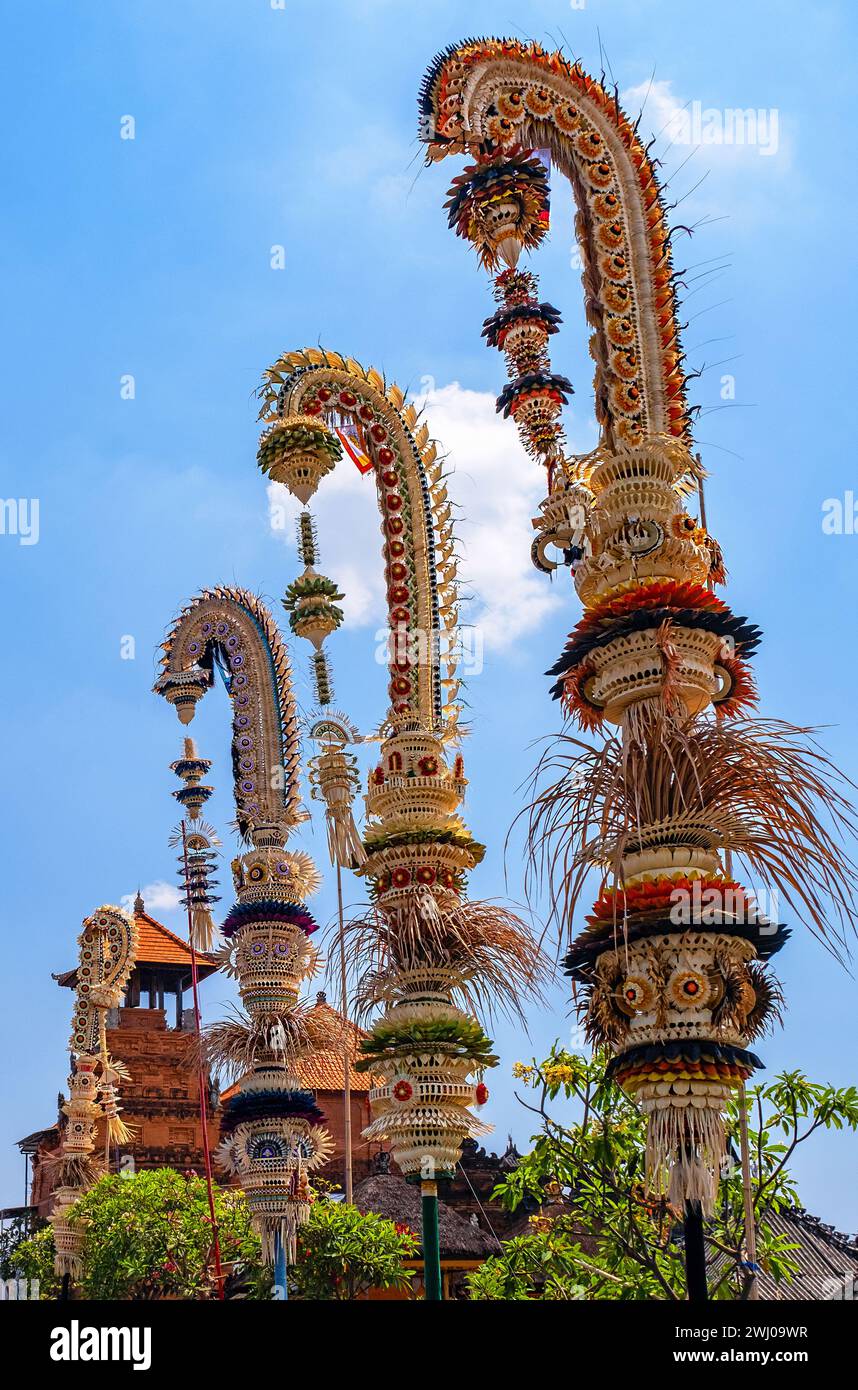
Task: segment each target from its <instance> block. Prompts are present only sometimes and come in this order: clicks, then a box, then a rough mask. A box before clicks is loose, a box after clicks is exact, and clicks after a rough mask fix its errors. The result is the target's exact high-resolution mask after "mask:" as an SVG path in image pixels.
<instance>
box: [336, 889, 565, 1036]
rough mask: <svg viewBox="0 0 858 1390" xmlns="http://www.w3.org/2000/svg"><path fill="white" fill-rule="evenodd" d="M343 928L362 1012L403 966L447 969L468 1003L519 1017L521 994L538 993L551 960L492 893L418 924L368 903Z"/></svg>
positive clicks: (477, 1009)
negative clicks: (488, 897)
mask: <svg viewBox="0 0 858 1390" xmlns="http://www.w3.org/2000/svg"><path fill="white" fill-rule="evenodd" d="M345 931H346V953H347V960H348V962H349V965H350V967H351V969H352V970H354V971H357V970H359V971H360V975H361V978H360V983H359V985H358V989H357V994H356V998H355V1001H354V1002H355V1008H356V1010H357V1012H358V1014H359V1016H360V1017H361V1018H365V1017H366V1016H367V1015H368V1014H369V1013H370V1012H371V1011H372V1009H373V1008H374V1007H375V1006H376V1004H378V1003H379V1002H381V1001H382V1000H384V999H386V998H387V997H388V995H389V993H390V989H391V986H392V985H393V983H394V982H395V980H396V978H397V976H399V975H400V974H401V973H402V972H404V971H414V970H420V971H424V970H432V969H437V970H439V971H442V972H445V973H446V972H449V973H450V974H451V975H454V976H455V977H457V979H456V983H455V984H454V992H455V994H456V995H457V996H458V997H459V998H460V999H461V1000H462V1002H463V1003H464V1005H465V1006H466V1007H467V1008H468V1009H469V1010H471V1011H473V1012H475V1013H479V1012H482V1013H485V1014H486V1015H487V1016H489V1017H496V1016H497V1015H498V1014H505V1015H506V1016H508V1017H511V1018H516V1019H522V1020H523V1019H524V1010H523V1005H524V1002H525V1000H526V999H537V1000H538V999H540V998H541V997H542V993H543V989H544V987H545V985H546V984H547V982H548V979H549V974H550V968H549V962H548V961H547V960H546V958H545V956H544V955H543V954H542V952H541V950H540V948H539V946H538V944H537V942H536V940H535V939H534V936H533V933H532V932H531V931H530V929H529V928H528V927H527V926H526V925H525V923H524V922H523V921H522V920H521V919H520V918H519V917H517V916H516V915H515V913H513V912H511V911H510V910H509V909H508V908H505V907H503V906H501V905H500V904H499V903H496V902H492V901H490V900H484V901H480V902H463V903H460V904H459V905H458V906H456V907H454V908H452V909H450V910H448V911H446V912H440V913H439V914H438V915H437V917H436V918H435V919H434V920H428V921H427V920H424V921H422V922H421V923H420V924H416V923H415V920H414V917H413V914H410V913H407V912H405V911H401V912H384V911H382V910H381V909H379V908H372V909H370V911H369V912H368V913H367V914H366V915H365V916H364V917H360V918H356V919H353V920H352V921H351V922H348V923H347V924H346V929H345ZM367 962H371V964H370V967H369V968H368V969H367Z"/></svg>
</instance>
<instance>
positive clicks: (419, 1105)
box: [259, 349, 542, 1181]
mask: <svg viewBox="0 0 858 1390" xmlns="http://www.w3.org/2000/svg"><path fill="white" fill-rule="evenodd" d="M259 395H260V399H261V411H260V416H261V418H262V419H263V421H264V424H265V433H264V434H263V438H262V446H261V449H260V455H259V462H260V466H261V467H262V468H263V470H264V471H265V472H266V473H267V475H268V477H269V478H272V479H274V480H275V481H282V482H284V483H285V484H286V486H287V487H289V488H290V489H291V490H292V491H293V492H294V493H295V495H296V496H298V497H299V499H300V500H301V501H302V502H306V501H307V500H308V493H307V487H308V480H309V479H310V478H311V477H312V478H315V480H316V481H317V482H318V481H319V480H320V479H321V478H322V477H324V475H325V474H326V473H327V472H329V471H330V470H329V461H330V460H331V458H332V457H333V453H334V447H333V446H332V444H331V440H332V439H339V440H341V441H342V440H345V441H346V443H347V446H348V452H349V453H350V455H351V457H352V458H353V459H354V460H355V462H357V463H358V466H360V467H361V468H362V471H369V470H370V469H371V470H372V471H373V473H374V475H375V483H376V490H377V497H378V505H379V511H380V514H381V524H382V534H383V561H384V572H385V580H386V588H387V604H388V623H389V630H390V647H389V653H388V655H389V676H388V696H389V705H388V711H387V716H386V719H385V721H384V723H383V726H382V729H381V736H380V751H379V757H378V762H377V765H376V766H375V767H374V768H373V769H372V770H371V771H370V773H369V777H368V782H367V786H366V811H367V821H366V825H365V828H364V832H363V843H362V846H361V847H360V851H359V852H357V850H356V849H355V847H354V845H353V843H351V828H350V826H349V825H348V823H347V821H346V819H345V813H346V805H347V802H348V798H349V785H350V778H351V777H352V776H353V768H354V763H353V760H352V761H351V762H350V761H349V758H350V755H349V754H347V752H346V744H347V743H348V742H350V741H352V740H351V739H350V737H349V733H348V729H347V728H345V727H344V726H343V725H342V721H341V720H339V721H338V719H337V718H332V717H331V716H328V715H327V714H326V713H323V715H322V716H320V718H319V720H318V721H317V737H318V738H319V739H320V741H321V743H322V745H323V756H322V757H321V758H320V759H318V760H316V764H315V767H316V770H315V773H314V795H318V796H320V797H321V798H322V799H324V800H325V801H326V803H327V805H328V808H329V811H331V810H332V808H334V807H335V806H336V805H337V803H338V804H339V805H340V807H341V808H342V815H343V823H342V827H338V826H337V825H334V826H333V827H331V834H332V835H333V836H334V837H335V843H334V851H335V853H336V854H337V855H340V854H341V855H342V857H341V858H340V862H349V861H350V862H351V865H352V867H354V868H355V869H356V870H357V872H358V873H359V874H361V875H362V876H363V878H364V879H365V880H366V882H367V884H368V886H369V892H370V897H371V899H372V903H373V906H372V910H371V911H370V913H369V914H368V915H367V916H366V917H365V918H363V919H362V920H359V921H352V922H351V923H350V924H349V925H348V929H347V937H348V949H349V952H350V958H351V960H352V962H353V965H354V968H355V970H356V972H357V974H358V976H359V979H358V983H357V1007H358V1011H359V1013H360V1014H361V1015H362V1016H365V1017H368V1016H370V1015H371V1014H372V1013H373V1012H374V1011H375V1010H376V1009H378V1008H379V1007H380V1008H381V1010H382V1014H381V1017H379V1018H377V1019H376V1021H375V1023H374V1024H373V1025H372V1026H371V1030H370V1033H369V1037H368V1038H367V1040H366V1041H365V1042H364V1044H363V1049H364V1052H365V1054H366V1056H365V1059H364V1061H363V1062H361V1063H360V1064H359V1065H361V1066H364V1067H365V1068H366V1069H367V1070H370V1071H371V1073H372V1075H373V1077H374V1078H375V1079H376V1083H377V1084H376V1085H375V1086H374V1087H373V1089H372V1091H371V1092H370V1104H371V1107H372V1116H373V1118H372V1121H371V1123H370V1125H369V1126H368V1127H367V1128H366V1129H365V1130H364V1136H365V1138H366V1139H368V1140H375V1141H380V1142H384V1143H385V1144H387V1145H388V1146H389V1148H390V1151H391V1152H392V1154H393V1156H394V1157H395V1159H396V1161H397V1163H398V1165H399V1167H400V1169H401V1170H402V1172H403V1173H404V1174H405V1175H406V1177H408V1178H409V1179H413V1180H415V1181H416V1180H424V1181H426V1180H434V1179H435V1178H436V1177H441V1176H442V1175H448V1174H450V1173H452V1172H453V1170H454V1169H455V1167H456V1164H457V1162H458V1159H459V1155H460V1153H461V1145H462V1143H463V1141H464V1140H465V1139H467V1138H468V1137H476V1136H480V1135H483V1134H485V1133H487V1126H486V1125H485V1124H484V1122H483V1121H482V1120H481V1119H480V1118H478V1116H477V1115H476V1114H475V1113H474V1109H475V1108H479V1107H480V1106H481V1105H482V1104H483V1103H484V1102H485V1100H486V1099H487V1097H488V1090H487V1088H486V1086H485V1083H484V1081H483V1073H484V1071H485V1070H486V1069H487V1068H488V1067H491V1066H493V1065H495V1063H496V1060H497V1059H496V1058H495V1057H494V1056H493V1054H492V1051H491V1043H490V1041H489V1039H488V1038H487V1037H486V1035H485V1033H484V1031H483V1029H482V1026H481V1025H480V1024H479V1023H478V1022H477V1019H476V1017H475V1016H474V1011H475V1010H478V1009H480V1010H481V1009H483V1008H485V1007H490V1006H492V1005H493V1004H494V1003H495V1002H497V1001H500V1002H501V1003H502V1004H505V1005H508V1006H509V1007H510V1008H511V1009H513V1010H515V1009H517V1008H518V1007H519V1001H520V999H521V998H522V997H523V996H524V995H525V994H526V993H527V992H528V991H532V990H534V989H535V988H538V986H539V984H540V980H541V977H542V964H541V959H540V956H539V952H538V950H537V948H536V946H535V943H534V941H533V939H532V937H531V935H530V933H529V931H528V929H527V928H526V927H525V926H524V924H523V923H521V922H520V921H519V920H518V919H517V918H516V917H515V916H514V915H513V914H512V913H510V912H508V911H506V910H505V909H504V908H502V907H499V906H497V905H495V904H491V903H482V904H481V903H472V902H469V901H468V899H467V895H466V884H467V876H468V873H469V871H470V870H471V869H473V868H474V867H475V865H476V864H477V863H478V862H479V861H480V859H481V858H482V855H483V846H482V845H480V844H478V843H477V842H476V841H475V840H474V838H473V836H472V835H471V833H470V831H469V830H468V829H467V827H466V825H465V824H464V822H463V820H462V819H461V816H460V808H461V804H462V800H463V798H464V794H465V789H466V786H467V781H466V778H465V772H464V762H463V759H462V755H461V753H460V752H459V751H458V749H457V745H458V741H459V730H458V727H457V724H458V717H459V701H458V691H459V681H458V678H457V674H456V628H457V624H458V601H457V581H456V557H455V540H454V536H453V532H452V522H451V508H450V504H449V501H448V499H447V493H446V486H445V481H444V466H443V462H442V460H441V459H440V458H439V456H438V451H437V446H436V444H435V443H434V442H433V441H432V440H431V439H430V436H429V430H428V427H427V425H426V424H425V422H422V421H421V420H420V419H419V417H418V413H417V410H416V409H415V407H414V406H413V405H411V404H409V403H408V402H407V401H406V400H405V397H404V395H403V393H402V391H400V390H399V388H398V387H397V386H395V385H393V384H388V383H387V382H385V380H384V378H383V377H382V376H381V375H380V374H379V373H378V372H376V371H374V370H373V369H372V368H370V369H364V368H363V367H362V366H361V365H360V364H359V363H358V362H356V361H354V359H351V358H344V357H342V356H341V355H340V354H339V353H335V352H329V351H324V350H321V349H307V350H305V351H302V352H288V353H285V354H284V355H283V356H282V357H281V358H280V359H279V360H278V361H277V362H276V363H275V364H274V365H273V366H272V367H271V368H270V369H269V370H268V371H267V372H266V374H265V378H264V381H263V384H262V386H261V388H260V392H259ZM308 419H310V420H313V421H315V422H316V433H315V435H314V436H313V438H312V440H310V439H308V429H307V425H306V421H307V420H308ZM271 438H281V439H286V440H288V441H290V443H289V448H288V451H287V454H286V457H285V462H284V463H283V465H282V466H281V464H280V462H279V461H275V462H274V463H272V462H271V461H270V455H269V453H268V452H266V450H267V441H268V440H269V439H271ZM292 441H294V448H297V447H298V444H299V442H300V448H301V451H302V453H301V472H300V491H299V489H298V488H296V487H295V485H294V481H293V479H294V476H295V463H294V458H293V454H294V449H293V444H292ZM300 524H301V525H302V526H303V527H304V528H309V527H310V526H311V522H310V521H309V520H304V518H302V521H301V523H300ZM310 558H311V559H314V558H315V551H313V553H312V555H311V557H310ZM304 559H305V561H307V560H308V555H307V553H305V554H304ZM313 582H314V584H315V587H316V591H317V592H318V594H319V596H320V598H324V596H325V593H326V590H325V588H324V586H321V585H319V583H318V581H316V580H314V581H313ZM292 588H293V590H294V596H295V604H296V606H295V612H296V613H300V612H302V611H303V610H302V609H300V608H298V607H297V599H298V597H299V595H298V592H297V590H295V589H294V586H292ZM303 593H307V594H309V589H308V588H307V585H306V580H305V586H304V588H303V589H302V594H303ZM329 597H330V598H333V597H334V594H330V595H329ZM291 599H292V594H291V592H290V601H291ZM302 621H303V619H302ZM295 627H296V624H295V623H293V628H295ZM318 693H319V702H320V704H321V705H323V706H324V705H325V704H327V703H328V700H327V699H326V698H325V695H326V693H327V692H325V691H321V690H320V691H319V692H318ZM329 824H330V823H329ZM340 835H341V836H342V837H343V843H342V847H339V845H338V844H337V842H336V837H337V836H340ZM349 848H351V853H349Z"/></svg>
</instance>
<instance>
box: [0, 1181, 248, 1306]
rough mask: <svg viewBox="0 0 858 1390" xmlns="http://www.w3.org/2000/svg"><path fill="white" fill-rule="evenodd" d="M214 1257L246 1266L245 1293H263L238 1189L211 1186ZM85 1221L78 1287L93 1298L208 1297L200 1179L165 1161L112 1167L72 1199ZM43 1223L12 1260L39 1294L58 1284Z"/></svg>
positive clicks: (205, 1212)
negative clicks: (131, 1171)
mask: <svg viewBox="0 0 858 1390" xmlns="http://www.w3.org/2000/svg"><path fill="white" fill-rule="evenodd" d="M214 1201H215V1216H216V1219H217V1224H218V1235H219V1240H220V1251H221V1260H222V1262H223V1264H224V1265H225V1266H226V1267H227V1270H228V1271H229V1270H231V1269H234V1268H241V1269H243V1270H246V1271H248V1273H249V1274H250V1276H251V1277H250V1289H249V1296H250V1297H256V1298H265V1297H270V1287H271V1281H270V1278H269V1277H268V1276H267V1274H266V1273H264V1272H263V1271H262V1268H261V1262H260V1246H259V1238H258V1236H256V1235H255V1234H254V1232H253V1231H252V1229H251V1226H250V1218H249V1213H248V1210H247V1204H246V1202H245V1200H244V1195H243V1193H242V1192H241V1191H240V1190H239V1189H236V1188H215V1196H214ZM76 1210H77V1212H78V1214H79V1215H80V1216H81V1217H82V1218H83V1219H84V1222H85V1236H84V1244H83V1251H82V1259H83V1277H82V1279H81V1281H80V1292H81V1293H82V1295H83V1296H84V1298H93V1299H151V1298H166V1297H176V1298H193V1299H199V1298H208V1297H209V1296H210V1295H211V1293H212V1288H213V1281H212V1271H213V1262H212V1260H211V1258H210V1252H211V1246H212V1227H211V1219H210V1216H209V1208H208V1196H207V1193H206V1184H205V1182H204V1180H203V1179H202V1178H198V1177H196V1176H188V1177H186V1176H184V1175H183V1174H181V1173H178V1172H176V1171H175V1170H174V1169H172V1168H158V1169H154V1170H152V1171H150V1172H142V1173H138V1174H136V1175H135V1176H133V1177H123V1176H121V1175H119V1174H112V1175H110V1176H109V1177H104V1178H101V1179H100V1180H99V1182H97V1183H96V1184H95V1186H94V1187H92V1188H90V1189H89V1191H88V1192H86V1193H85V1194H84V1195H83V1197H81V1199H80V1201H79V1202H78V1203H77V1204H76ZM53 1260H54V1241H53V1232H52V1231H51V1229H50V1227H46V1228H45V1229H44V1230H43V1231H40V1232H38V1233H37V1235H36V1236H34V1237H32V1238H31V1239H30V1240H27V1241H24V1242H23V1244H21V1245H19V1246H18V1249H17V1251H16V1252H15V1256H14V1263H15V1265H16V1266H17V1268H18V1270H19V1271H20V1273H21V1274H23V1275H24V1276H25V1277H27V1278H31V1279H32V1278H38V1279H39V1280H40V1281H41V1291H42V1297H43V1298H52V1297H53V1298H55V1297H56V1296H57V1292H58V1284H57V1280H56V1278H55V1276H54V1273H53Z"/></svg>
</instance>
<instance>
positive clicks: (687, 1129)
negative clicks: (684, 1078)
mask: <svg viewBox="0 0 858 1390" xmlns="http://www.w3.org/2000/svg"><path fill="white" fill-rule="evenodd" d="M713 1099H714V1098H713ZM723 1103H724V1102H723V1099H722V1098H720V1097H719V1098H717V1099H715V1100H714V1104H713V1105H711V1106H710V1105H707V1106H705V1107H699V1108H698V1107H697V1106H693V1105H690V1104H687V1105H682V1104H676V1103H675V1102H673V1103H671V1104H669V1105H667V1106H664V1107H661V1108H655V1107H654V1105H653V1104H652V1103H651V1102H650V1103H644V1109H645V1111H646V1112H647V1138H646V1175H647V1185H648V1186H649V1188H650V1190H651V1191H652V1192H654V1193H656V1195H657V1196H666V1197H667V1200H668V1201H669V1202H670V1204H671V1206H674V1207H677V1208H679V1209H680V1210H681V1209H682V1206H683V1203H684V1202H699V1203H700V1205H701V1208H702V1210H703V1215H704V1216H711V1215H712V1212H713V1209H714V1203H715V1195H716V1192H717V1188H718V1176H719V1174H720V1171H721V1165H722V1163H723V1161H724V1157H725V1155H726V1152H727V1136H726V1132H725V1128H724V1117H723V1114H722V1113H721V1106H722V1104H723Z"/></svg>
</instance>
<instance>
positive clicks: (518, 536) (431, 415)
mask: <svg viewBox="0 0 858 1390" xmlns="http://www.w3.org/2000/svg"><path fill="white" fill-rule="evenodd" d="M416 404H417V405H418V406H419V407H420V408H423V409H425V413H426V419H427V421H428V424H429V427H430V430H431V432H432V435H433V437H434V438H435V439H436V440H437V441H438V445H439V451H440V452H442V453H443V454H444V455H445V456H446V466H447V468H448V469H449V470H450V476H449V477H448V479H447V488H448V492H449V495H450V499H451V501H452V502H453V503H454V504H455V508H456V510H455V512H454V515H455V516H456V517H457V518H458V520H457V521H456V522H455V531H456V535H457V538H458V541H459V551H460V555H461V559H460V564H459V578H460V580H461V581H462V586H463V592H464V593H465V594H469V595H471V596H472V601H471V602H469V603H464V604H463V605H462V614H461V616H462V620H463V622H465V623H467V624H469V625H471V624H473V625H475V626H477V627H479V628H480V630H481V634H482V640H483V642H484V645H485V648H486V649H487V650H495V651H497V650H508V649H509V648H510V647H511V646H513V645H514V644H515V643H516V642H517V641H518V640H519V639H520V638H522V637H524V636H526V635H527V634H529V633H530V632H533V631H535V630H536V629H537V628H538V627H539V626H540V624H541V623H542V622H543V621H544V620H545V619H546V617H547V616H548V614H549V613H551V612H553V611H555V610H556V609H558V608H559V607H560V606H561V605H562V604H563V603H564V601H565V600H564V598H563V596H562V593H561V589H560V585H558V584H555V585H553V586H552V585H551V584H550V583H549V581H548V579H547V578H546V576H545V575H542V574H539V573H538V572H537V571H536V570H535V569H534V568H533V566H532V564H531V561H530V542H531V539H532V537H533V530H532V527H531V524H530V519H531V517H532V516H534V515H535V514H536V508H537V507H538V504H539V502H540V501H541V500H542V498H543V496H544V495H545V475H544V473H543V471H542V469H541V468H540V467H539V466H538V465H537V464H535V463H534V462H533V460H532V459H530V458H528V456H527V455H526V454H525V452H524V449H523V448H522V446H521V444H520V443H519V440H518V435H517V432H516V429H515V426H514V424H513V423H512V422H511V421H509V420H504V419H502V418H501V417H500V416H498V415H497V413H496V411H495V400H494V396H492V395H490V394H489V393H488V392H481V391H468V390H465V389H464V388H463V387H462V386H460V385H459V384H458V382H452V383H451V384H450V385H447V386H442V387H435V386H434V385H432V386H431V387H430V389H429V390H428V391H427V393H426V394H425V395H424V396H422V397H418V398H417V400H416ZM268 497H269V508H270V512H269V515H270V519H271V525H272V529H273V530H274V531H275V533H276V534H277V535H279V536H282V538H283V539H284V541H285V542H286V543H287V544H289V545H290V546H291V547H293V548H294V544H295V527H294V522H293V518H295V517H296V516H297V515H298V512H299V510H300V508H299V506H298V503H297V502H296V501H295V500H294V498H292V497H291V496H290V495H289V493H288V492H287V490H286V488H285V487H283V486H282V485H280V484H277V483H272V484H270V485H269V488H268ZM312 510H313V514H314V516H315V517H316V520H317V526H318V533H319V554H320V558H319V563H318V565H317V568H318V569H319V570H320V571H321V572H322V573H324V574H327V575H329V576H330V578H332V579H334V580H335V581H336V582H337V583H338V584H339V585H340V586H341V588H342V589H343V590H344V591H345V594H346V598H345V602H344V603H343V605H342V606H343V609H344V612H345V615H346V618H345V626H346V627H366V626H374V627H382V626H383V625H384V622H385V595H384V583H383V571H382V561H381V532H380V522H379V516H378V507H377V502H376V497H375V484H374V480H373V479H372V478H371V477H370V476H369V475H367V476H366V477H363V476H361V474H360V473H358V471H357V469H356V468H354V467H353V466H352V465H351V463H350V462H349V461H348V460H347V459H343V460H342V461H341V462H340V463H339V464H338V465H337V467H336V468H335V470H334V472H333V474H332V475H330V476H329V477H328V478H326V479H325V481H324V483H323V484H322V486H321V487H320V489H319V491H318V493H317V494H316V497H315V498H314V499H313V502H312ZM561 582H562V581H561ZM566 598H567V599H568V595H567V596H566Z"/></svg>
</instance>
